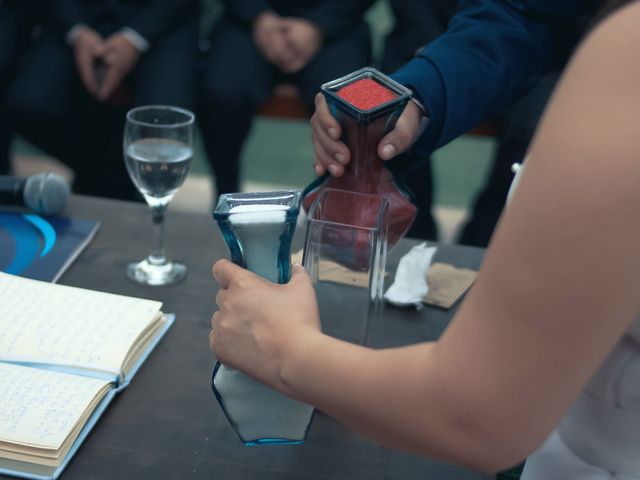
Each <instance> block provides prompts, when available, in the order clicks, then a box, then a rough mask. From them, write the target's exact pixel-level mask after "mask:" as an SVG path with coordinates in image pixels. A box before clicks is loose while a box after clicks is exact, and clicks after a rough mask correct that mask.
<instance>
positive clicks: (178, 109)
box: [127, 104, 196, 128]
mask: <svg viewBox="0 0 640 480" xmlns="http://www.w3.org/2000/svg"><path fill="white" fill-rule="evenodd" d="M151 110H164V111H171V112H175V113H180V114H182V115H185V116H186V117H187V118H186V120H184V121H179V122H173V123H151V122H146V121H144V120H139V119H137V118H135V117H134V115H135V114H136V113H139V112H145V111H151ZM127 121H128V122H130V123H132V124H136V125H139V126H142V127H150V128H182V127H188V126H191V125H193V124H194V123H195V121H196V115H195V113H193V112H192V111H191V110H187V109H186V108H182V107H176V106H175V105H160V104H158V105H141V106H139V107H134V108H132V109H130V110H129V111H128V112H127Z"/></svg>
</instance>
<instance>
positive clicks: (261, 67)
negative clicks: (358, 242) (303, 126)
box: [198, 0, 372, 194]
mask: <svg viewBox="0 0 640 480" xmlns="http://www.w3.org/2000/svg"><path fill="white" fill-rule="evenodd" d="M371 3H372V1H371V0H297V1H294V0H243V1H236V0H224V1H223V4H224V12H223V15H222V18H221V19H220V20H219V21H218V23H217V24H216V25H215V26H214V28H213V31H212V33H211V38H210V40H211V42H210V44H211V48H210V50H209V52H208V53H207V56H206V63H205V71H204V78H203V80H202V89H201V90H202V98H201V102H200V103H201V105H200V108H199V112H198V117H199V122H200V127H201V129H202V133H203V137H204V143H205V147H206V150H207V156H208V158H209V164H210V166H211V168H212V170H213V173H214V176H215V184H216V190H217V193H218V194H221V193H225V192H235V191H239V190H240V160H239V155H240V150H241V148H242V144H243V142H244V140H245V138H246V136H247V134H248V132H249V129H250V127H251V123H252V119H253V117H254V116H255V114H256V112H257V111H258V108H259V107H260V105H261V104H262V103H263V102H264V101H265V100H267V98H269V96H270V95H271V93H272V90H273V87H274V86H275V85H276V84H279V83H287V84H295V85H296V86H297V87H299V89H300V94H301V96H302V99H303V101H304V102H305V103H306V105H307V106H308V107H309V109H310V111H312V109H313V97H314V95H315V93H316V92H317V91H318V89H319V88H320V85H321V84H322V83H324V82H327V81H329V80H333V79H334V78H337V77H340V76H342V75H345V74H347V73H349V72H351V71H353V70H356V69H358V68H361V67H363V66H365V65H367V64H369V62H370V58H371V43H370V38H369V31H368V28H367V26H366V24H365V22H364V19H363V14H364V12H365V11H366V10H367V8H368V7H369V6H370V4H371Z"/></svg>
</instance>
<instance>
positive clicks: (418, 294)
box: [384, 243, 436, 310]
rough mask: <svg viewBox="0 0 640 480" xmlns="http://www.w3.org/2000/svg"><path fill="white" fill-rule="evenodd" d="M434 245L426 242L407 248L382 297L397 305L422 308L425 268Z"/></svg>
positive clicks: (425, 279)
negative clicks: (393, 277) (392, 279)
mask: <svg viewBox="0 0 640 480" xmlns="http://www.w3.org/2000/svg"><path fill="white" fill-rule="evenodd" d="M435 253H436V247H427V244H426V243H421V244H420V245H416V246H415V247H413V248H412V249H411V250H409V251H408V252H407V253H406V254H405V255H404V256H403V257H402V258H401V259H400V262H399V263H398V269H397V270H396V276H395V279H394V281H393V284H392V285H391V286H390V287H389V288H388V289H387V291H386V292H385V294H384V299H385V300H386V301H387V302H389V303H390V304H392V305H395V306H397V307H408V306H412V305H413V306H414V307H416V308H417V309H418V310H420V309H421V308H422V299H423V298H424V296H425V295H426V294H427V291H428V290H429V287H428V286H427V269H428V268H429V265H430V264H431V260H432V259H433V255H434V254H435Z"/></svg>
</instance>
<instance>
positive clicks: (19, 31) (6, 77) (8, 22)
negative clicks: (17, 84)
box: [0, 2, 30, 175]
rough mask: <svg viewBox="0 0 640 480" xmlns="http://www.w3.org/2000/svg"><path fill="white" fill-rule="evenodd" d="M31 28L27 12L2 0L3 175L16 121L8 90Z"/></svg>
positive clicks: (0, 113)
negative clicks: (9, 103) (9, 104)
mask: <svg viewBox="0 0 640 480" xmlns="http://www.w3.org/2000/svg"><path fill="white" fill-rule="evenodd" d="M29 31H30V23H29V22H28V17H27V15H26V13H25V12H23V11H21V10H20V9H18V8H13V7H9V6H7V5H5V4H3V3H1V2H0V175H6V174H8V173H9V170H10V161H9V147H10V145H11V139H12V137H13V121H12V117H11V115H10V114H9V112H8V111H7V105H6V93H7V89H8V88H9V83H10V82H11V80H12V78H13V76H14V75H15V70H16V66H17V63H18V58H19V55H20V52H21V51H22V49H23V48H24V47H25V45H26V42H27V39H28V36H29Z"/></svg>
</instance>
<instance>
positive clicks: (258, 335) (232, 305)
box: [209, 260, 321, 391]
mask: <svg viewBox="0 0 640 480" xmlns="http://www.w3.org/2000/svg"><path fill="white" fill-rule="evenodd" d="M213 276H214V277H215V279H216V280H217V282H218V284H219V286H220V289H219V290H218V294H217V295H216V303H217V304H218V309H219V310H218V311H217V312H215V313H214V314H213V317H212V318H211V333H210V334H209V346H210V348H211V351H212V352H213V353H214V354H215V356H216V358H217V359H218V360H220V361H221V362H222V363H224V364H225V365H228V366H229V367H232V368H236V369H239V370H241V371H243V372H244V373H246V374H248V375H250V376H251V377H253V378H255V379H257V380H259V381H260V382H263V383H266V384H267V385H270V386H272V387H274V388H277V389H279V390H281V391H283V390H285V385H283V384H282V369H283V367H284V365H285V363H286V361H287V359H288V358H290V355H291V354H292V352H293V350H295V349H298V348H304V345H306V343H305V342H306V341H307V340H309V339H312V338H315V337H316V336H317V335H321V333H320V316H319V313H318V305H317V303H316V296H315V291H314V289H313V284H312V282H311V278H309V275H307V273H306V272H305V271H304V269H303V268H302V267H300V266H297V267H294V270H293V274H292V276H291V279H290V280H289V283H287V284H286V285H277V284H274V283H271V282H268V281H267V280H265V279H264V278H261V277H259V276H258V275H256V274H254V273H252V272H249V271H248V270H245V269H243V268H241V267H238V266H237V265H234V264H233V263H231V262H229V261H228V260H219V261H218V262H216V264H215V265H214V266H213Z"/></svg>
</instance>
